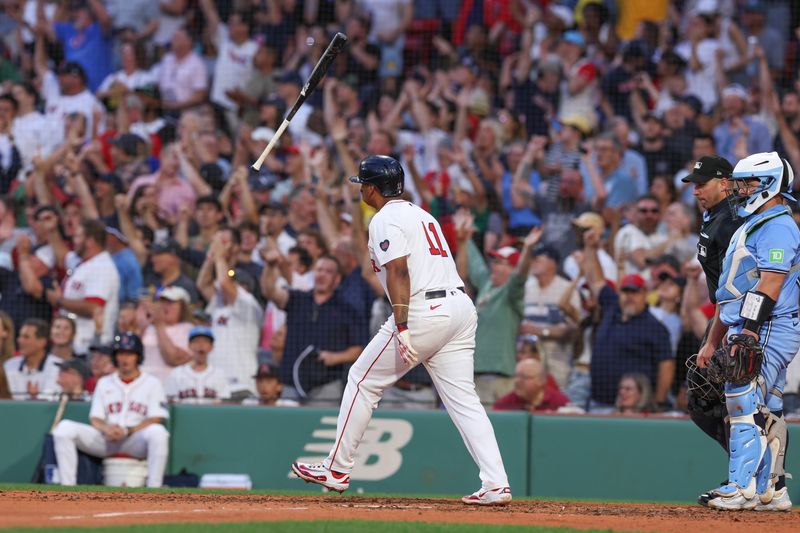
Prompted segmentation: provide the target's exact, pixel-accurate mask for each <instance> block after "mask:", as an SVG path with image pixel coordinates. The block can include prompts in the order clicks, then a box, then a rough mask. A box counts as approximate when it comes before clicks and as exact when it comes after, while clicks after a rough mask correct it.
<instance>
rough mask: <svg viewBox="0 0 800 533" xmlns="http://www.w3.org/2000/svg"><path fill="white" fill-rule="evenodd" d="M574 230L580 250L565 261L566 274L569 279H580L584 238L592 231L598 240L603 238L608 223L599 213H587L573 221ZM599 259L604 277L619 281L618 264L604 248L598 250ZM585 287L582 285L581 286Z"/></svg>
mask: <svg viewBox="0 0 800 533" xmlns="http://www.w3.org/2000/svg"><path fill="white" fill-rule="evenodd" d="M572 229H573V231H574V232H575V233H576V236H577V239H576V240H577V243H578V249H577V250H575V251H574V252H572V253H571V254H569V256H567V258H566V259H564V267H563V270H564V274H566V275H567V277H568V278H569V279H575V278H577V277H580V269H581V265H580V263H581V261H582V260H583V259H582V258H583V243H584V236H585V235H586V233H587V232H589V231H592V232H594V233H597V234H598V236H599V237H598V238H602V237H603V234H604V233H605V231H606V222H605V220H603V217H602V216H601V215H599V214H598V213H594V212H592V211H586V212H585V213H582V214H581V215H580V216H578V217H576V218H574V219H573V220H572ZM597 257H598V259H599V260H600V267H601V268H602V271H603V276H605V278H606V279H617V263H616V261H614V258H613V257H611V254H609V253H608V252H607V251H606V250H605V249H604V248H603V247H600V248H598V249H597ZM580 285H583V284H582V283H580V284H579V286H580Z"/></svg>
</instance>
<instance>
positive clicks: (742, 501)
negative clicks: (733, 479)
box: [708, 483, 761, 511]
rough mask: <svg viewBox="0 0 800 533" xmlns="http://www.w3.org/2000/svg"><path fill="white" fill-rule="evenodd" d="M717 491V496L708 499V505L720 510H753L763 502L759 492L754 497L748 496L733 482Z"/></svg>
mask: <svg viewBox="0 0 800 533" xmlns="http://www.w3.org/2000/svg"><path fill="white" fill-rule="evenodd" d="M715 492H716V493H717V497H716V498H712V499H711V500H709V501H708V507H709V508H710V509H716V510H718V511H752V510H753V509H755V508H756V506H757V505H758V504H759V503H761V501H760V500H759V499H758V494H756V495H755V496H753V497H752V498H747V497H745V495H744V494H742V491H741V490H740V489H739V488H738V487H737V486H736V485H734V484H732V483H729V484H728V485H724V486H722V487H720V488H718V489H716V491H715Z"/></svg>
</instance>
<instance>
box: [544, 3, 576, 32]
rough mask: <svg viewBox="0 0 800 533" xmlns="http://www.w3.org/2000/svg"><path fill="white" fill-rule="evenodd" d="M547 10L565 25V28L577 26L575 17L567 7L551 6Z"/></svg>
mask: <svg viewBox="0 0 800 533" xmlns="http://www.w3.org/2000/svg"><path fill="white" fill-rule="evenodd" d="M547 9H548V10H549V11H550V13H551V14H552V15H553V16H554V17H556V18H557V19H558V20H560V21H561V22H562V23H563V24H564V27H565V28H569V27H571V26H572V25H573V24H575V15H574V13H573V11H572V10H571V9H570V8H568V7H567V6H560V5H555V4H551V5H550V6H548V8H547Z"/></svg>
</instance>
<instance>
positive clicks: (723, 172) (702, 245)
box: [682, 155, 744, 505]
mask: <svg viewBox="0 0 800 533" xmlns="http://www.w3.org/2000/svg"><path fill="white" fill-rule="evenodd" d="M731 172H733V167H732V166H731V164H730V163H729V162H728V161H727V160H726V159H725V158H724V157H720V156H718V155H711V156H705V157H702V158H700V159H699V160H698V161H697V162H696V163H695V165H694V171H693V172H692V173H691V174H689V175H688V176H686V177H685V178H683V180H682V181H683V182H684V183H693V184H694V197H695V198H697V202H698V203H699V204H700V206H701V207H702V208H703V209H704V210H705V212H704V213H703V225H702V226H701V227H700V241H699V242H698V244H697V259H698V261H700V265H701V266H702V267H703V272H704V273H705V275H706V283H707V284H708V297H709V298H710V299H711V303H713V304H714V310H715V313H714V318H712V319H711V322H709V326H710V325H711V323H712V322H713V321H714V320H718V319H719V307H718V306H717V305H716V304H717V298H716V292H717V287H718V285H719V277H720V273H721V272H722V260H723V259H724V257H725V251H726V250H727V249H728V244H729V243H730V241H731V237H732V236H733V234H734V233H735V232H736V230H737V229H738V228H739V226H740V225H741V224H742V222H743V221H744V219H743V218H739V217H734V216H733V211H732V209H731V208H730V207H729V205H728V201H727V199H726V196H727V195H726V192H725V191H726V189H727V188H728V178H729V177H730V175H731ZM706 331H708V330H706ZM716 348H717V347H716V346H706V342H705V339H703V346H702V347H701V348H700V350H701V351H703V350H710V351H712V352H713V351H714V350H716ZM692 361H694V357H693V358H692ZM698 372H704V371H699V370H698V369H697V368H696V367H694V368H690V370H689V373H688V375H687V378H688V381H689V387H688V409H689V416H690V417H691V419H692V422H694V423H695V424H696V425H697V427H699V428H700V429H702V430H703V431H704V432H705V433H706V434H707V435H708V436H709V437H711V438H712V439H714V440H715V441H717V442H718V443H719V444H720V446H722V447H723V448H724V449H725V452H726V453H727V452H728V433H729V430H728V428H727V427H726V424H725V418H726V417H727V416H728V413H727V409H726V408H725V401H724V396H723V393H722V391H721V390H719V391H718V393H711V394H708V385H709V384H708V382H707V381H706V379H705V375H704V374H698V375H694V373H698ZM698 383H702V384H703V385H705V388H703V387H697V384H698ZM715 388H718V387H715ZM711 497H713V495H709V494H701V495H700V498H699V499H698V502H699V503H701V504H702V505H706V504H707V503H708V499H709V498H711Z"/></svg>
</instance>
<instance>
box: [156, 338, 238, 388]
mask: <svg viewBox="0 0 800 533" xmlns="http://www.w3.org/2000/svg"><path fill="white" fill-rule="evenodd" d="M213 349H214V332H212V331H211V328H209V327H207V326H195V327H193V328H192V329H191V330H190V331H189V352H190V353H191V354H192V360H191V361H190V362H188V363H186V364H185V365H181V366H179V367H178V368H175V369H173V370H172V372H170V373H169V375H168V376H167V381H166V383H165V384H164V389H165V391H166V393H167V398H169V399H170V401H174V402H180V403H219V402H220V400H222V399H223V398H228V397H229V396H230V392H229V391H228V378H227V377H226V376H225V374H223V373H222V371H221V370H220V369H218V368H215V367H213V366H211V365H209V364H208V354H209V353H211V350H213Z"/></svg>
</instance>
